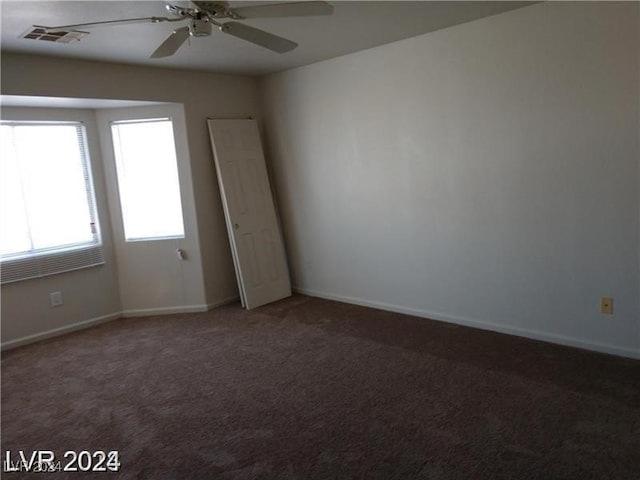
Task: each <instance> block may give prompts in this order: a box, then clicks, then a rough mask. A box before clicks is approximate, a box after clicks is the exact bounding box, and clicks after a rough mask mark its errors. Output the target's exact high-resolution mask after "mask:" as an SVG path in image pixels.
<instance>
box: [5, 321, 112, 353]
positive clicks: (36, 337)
mask: <svg viewBox="0 0 640 480" xmlns="http://www.w3.org/2000/svg"><path fill="white" fill-rule="evenodd" d="M121 317H122V315H121V313H120V312H116V313H111V314H109V315H103V316H101V317H96V318H90V319H89V320H83V321H81V322H76V323H72V324H70V325H65V326H64V327H59V328H54V329H52V330H47V331H46V332H41V333H34V334H33V335H27V336H26V337H21V338H17V339H15V340H9V341H8V342H3V343H2V345H1V347H0V348H1V349H2V350H3V351H4V350H9V349H11V348H16V347H21V346H22V345H27V344H29V343H34V342H39V341H40V340H46V339H47V338H52V337H57V336H59V335H64V334H66V333H71V332H74V331H76V330H83V329H85V328H89V327H94V326H96V325H99V324H101V323H105V322H109V321H111V320H116V319H118V318H121Z"/></svg>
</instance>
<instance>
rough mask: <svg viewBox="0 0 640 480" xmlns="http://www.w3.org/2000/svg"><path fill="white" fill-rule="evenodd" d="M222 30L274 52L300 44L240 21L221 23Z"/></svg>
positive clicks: (283, 50) (290, 48)
mask: <svg viewBox="0 0 640 480" xmlns="http://www.w3.org/2000/svg"><path fill="white" fill-rule="evenodd" d="M220 30H222V31H223V32H224V33H228V34H229V35H233V36H234V37H238V38H241V39H243V40H246V41H248V42H251V43H255V44H256V45H260V46H261V47H264V48H268V49H269V50H273V51H274V52H278V53H284V52H288V51H289V50H293V49H294V48H296V47H297V46H298V44H297V43H295V42H292V41H291V40H287V39H286V38H282V37H278V36H277V35H273V34H271V33H267V32H265V31H263V30H259V29H257V28H253V27H250V26H248V25H244V24H242V23H238V22H226V23H223V24H222V25H220Z"/></svg>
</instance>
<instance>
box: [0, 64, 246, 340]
mask: <svg viewBox="0 0 640 480" xmlns="http://www.w3.org/2000/svg"><path fill="white" fill-rule="evenodd" d="M0 61H1V62H2V70H1V74H2V78H1V81H2V83H1V85H2V93H3V94H5V95H27V96H32V95H33V96H49V97H72V98H104V99H118V100H142V101H152V102H172V103H180V104H183V105H184V116H185V121H186V128H187V135H188V148H189V152H190V157H191V165H190V167H191V175H192V180H193V196H194V199H195V205H196V211H195V214H196V217H197V225H198V232H197V234H198V237H199V244H200V250H201V252H200V253H201V259H202V271H203V272H202V273H203V278H204V292H205V298H206V302H207V304H208V305H209V306H211V305H215V304H218V303H223V302H225V301H227V300H229V299H232V298H234V297H236V296H237V285H236V281H235V274H234V270H233V263H232V260H231V253H230V249H229V242H228V237H227V233H226V229H225V224H224V217H223V213H222V207H221V202H220V195H219V192H218V187H217V183H216V177H215V170H214V165H213V158H212V153H211V147H210V144H209V137H208V133H207V125H206V119H207V117H216V118H245V117H248V116H254V117H257V116H258V113H259V111H258V109H259V105H258V101H257V88H256V80H255V79H252V78H249V77H242V76H232V75H218V74H212V73H203V72H193V71H186V70H165V69H157V68H145V67H137V66H130V65H119V64H109V63H101V62H89V61H80V60H70V59H63V58H55V57H44V56H32V55H22V54H16V53H6V52H3V53H2V56H1V58H0ZM180 281H181V280H180V279H176V282H180ZM17 288H19V287H17ZM23 297H24V295H23ZM7 302H11V300H10V299H9V298H4V297H3V300H2V304H3V309H4V308H5V303H7ZM7 308H9V307H7ZM11 308H14V306H12V307H11ZM15 308H19V306H15ZM6 318H7V317H5V316H4V315H3V324H4V323H5V320H6ZM3 328H4V327H3Z"/></svg>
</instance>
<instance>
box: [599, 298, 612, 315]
mask: <svg viewBox="0 0 640 480" xmlns="http://www.w3.org/2000/svg"><path fill="white" fill-rule="evenodd" d="M600 313H603V314H605V315H612V314H613V298H611V297H602V298H601V299H600Z"/></svg>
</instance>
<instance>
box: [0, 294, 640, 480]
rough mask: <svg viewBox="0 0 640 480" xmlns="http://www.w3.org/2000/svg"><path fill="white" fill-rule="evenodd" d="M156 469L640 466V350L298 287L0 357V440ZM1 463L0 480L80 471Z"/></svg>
mask: <svg viewBox="0 0 640 480" xmlns="http://www.w3.org/2000/svg"><path fill="white" fill-rule="evenodd" d="M36 449H40V450H43V449H44V450H55V451H56V452H57V455H58V457H59V458H60V457H62V454H63V453H64V451H65V450H76V451H80V450H89V451H93V450H118V451H119V452H120V455H121V462H122V466H121V471H120V472H119V473H101V474H95V475H94V476H95V477H97V478H126V479H137V478H145V479H146V478H149V479H207V478H214V479H352V478H359V479H385V480H387V479H414V478H415V479H456V480H458V479H473V480H482V479H510V480H511V479H517V480H523V479H544V480H550V479H581V480H585V479H622V480H624V479H629V480H635V479H639V478H640V362H639V361H636V360H631V359H623V358H618V357H613V356H607V355H601V354H597V353H592V352H587V351H582V350H578V349H572V348H565V347H560V346H554V345H550V344H546V343H543V342H536V341H532V340H526V339H522V338H517V337H511V336H507V335H501V334H497V333H491V332H486V331H480V330H475V329H470V328H465V327H459V326H454V325H449V324H444V323H439V322H434V321H429V320H424V319H417V318H414V317H409V316H403V315H397V314H392V313H388V312H381V311H377V310H372V309H368V308H362V307H357V306H352V305H345V304H340V303H336V302H330V301H326V300H320V299H315V298H310V297H305V296H300V295H297V296H294V297H292V298H290V299H287V300H283V301H280V302H278V303H276V304H273V305H270V306H266V307H262V308H260V309H257V310H254V311H249V312H247V311H244V310H242V309H241V308H240V307H239V306H238V305H231V306H227V307H223V308H219V309H216V310H214V311H212V312H209V313H204V314H189V315H174V316H164V317H148V318H143V319H122V320H116V321H114V322H111V323H108V324H105V325H102V326H99V327H96V328H92V329H89V330H85V331H82V332H77V333H74V334H70V335H66V336H64V337H59V338H56V339H52V340H49V341H45V342H41V343H38V344H34V345H30V346H26V347H22V348H18V349H15V350H11V351H8V352H5V353H3V355H2V452H3V455H4V452H5V451H6V450H11V451H12V455H14V457H15V456H16V455H17V453H16V452H17V451H18V450H25V451H28V452H30V451H32V450H36ZM86 476H87V475H85V474H83V473H80V472H74V473H66V474H65V473H56V474H31V477H29V476H28V475H25V474H21V473H7V474H4V475H3V478H7V479H11V478H16V479H17V478H73V479H77V478H86Z"/></svg>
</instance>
